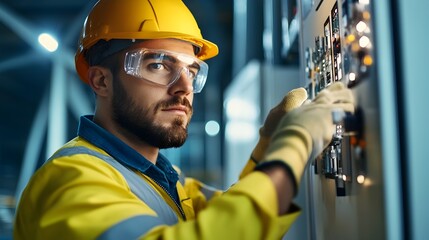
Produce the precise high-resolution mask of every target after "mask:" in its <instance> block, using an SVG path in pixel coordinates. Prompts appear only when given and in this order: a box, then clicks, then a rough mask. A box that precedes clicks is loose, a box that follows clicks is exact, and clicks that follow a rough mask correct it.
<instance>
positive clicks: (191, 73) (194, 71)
mask: <svg viewBox="0 0 429 240" xmlns="http://www.w3.org/2000/svg"><path fill="white" fill-rule="evenodd" d="M188 72H189V73H188V75H189V78H192V79H194V78H195V77H196V76H197V73H198V69H195V68H190V69H189V71H188Z"/></svg>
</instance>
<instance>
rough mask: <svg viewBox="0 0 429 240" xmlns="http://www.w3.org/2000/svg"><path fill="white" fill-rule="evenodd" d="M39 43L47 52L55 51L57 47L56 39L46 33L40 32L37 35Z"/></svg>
mask: <svg viewBox="0 0 429 240" xmlns="http://www.w3.org/2000/svg"><path fill="white" fill-rule="evenodd" d="M38 40H39V43H40V45H42V46H43V47H44V48H45V49H46V50H48V51H49V52H55V51H56V50H57V49H58V41H57V40H56V39H55V38H54V37H53V36H51V35H50V34H47V33H42V34H40V35H39V38H38Z"/></svg>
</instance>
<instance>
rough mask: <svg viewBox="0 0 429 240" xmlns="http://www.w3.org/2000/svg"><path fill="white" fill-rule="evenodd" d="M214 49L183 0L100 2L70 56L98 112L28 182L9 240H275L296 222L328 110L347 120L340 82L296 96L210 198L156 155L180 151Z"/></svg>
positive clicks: (347, 99)
mask: <svg viewBox="0 0 429 240" xmlns="http://www.w3.org/2000/svg"><path fill="white" fill-rule="evenodd" d="M217 52H218V50H217V46H216V45H215V44H213V43H211V42H209V41H207V40H205V39H203V38H202V36H201V34H200V31H199V29H198V26H197V23H196V22H195V20H194V18H193V16H192V14H191V13H190V12H189V10H188V9H187V8H186V6H185V5H184V4H183V3H182V1H181V0H168V1H167V0H157V1H156V0H151V1H149V0H100V1H99V2H98V3H97V4H96V5H95V6H94V8H93V9H92V11H91V13H90V14H89V16H88V18H87V20H86V21H85V25H84V29H83V32H82V37H81V41H80V46H79V49H78V51H77V54H76V67H77V71H78V73H79V75H80V77H81V79H82V80H83V81H84V82H86V83H87V84H88V85H89V86H90V87H91V88H92V90H93V91H94V93H95V95H96V109H95V113H94V115H93V116H92V115H91V116H83V117H82V118H81V120H80V125H79V129H78V136H77V137H76V138H75V139H73V140H71V141H70V142H69V143H67V144H65V145H64V146H63V147H62V148H61V149H59V150H58V151H57V152H56V153H55V154H54V155H53V156H52V157H51V158H50V159H49V160H48V161H47V162H46V163H45V164H44V165H43V166H42V167H41V168H40V169H39V170H38V171H37V172H36V173H35V174H34V176H33V177H32V179H31V180H30V182H29V184H28V185H27V187H26V189H25V190H24V192H23V194H22V197H21V201H20V204H19V207H18V209H17V215H16V221H15V229H14V237H15V239H137V238H141V239H280V238H281V237H282V236H283V235H284V233H285V232H286V231H287V229H288V228H289V226H290V225H291V223H292V222H293V221H294V220H295V218H296V217H297V216H298V214H299V210H298V208H297V207H295V206H294V205H291V201H292V198H293V196H294V195H295V191H296V189H297V186H298V184H299V181H300V178H301V175H302V172H303V171H304V168H305V166H306V164H307V161H308V159H310V158H311V156H312V155H313V156H314V155H317V154H319V153H320V152H321V151H322V150H323V147H324V146H326V145H327V144H328V143H329V141H330V140H331V138H332V130H333V125H332V119H331V111H332V110H333V109H335V108H339V109H342V110H345V111H353V98H352V96H351V94H350V91H349V90H347V89H346V88H344V86H343V85H341V84H335V85H333V86H332V87H331V88H329V89H327V90H325V91H324V92H322V93H321V94H319V95H318V97H317V98H316V99H315V100H314V101H313V102H311V103H308V104H304V105H303V106H301V107H299V106H300V105H301V104H302V103H303V102H304V101H305V100H306V98H307V95H306V92H305V90H303V89H297V90H294V91H291V92H290V93H289V95H288V96H286V97H285V99H284V100H283V101H282V102H281V103H280V104H279V106H277V107H276V108H274V109H273V110H272V111H271V113H270V114H269V116H268V118H267V119H266V121H265V123H264V126H263V127H262V128H261V131H260V133H261V139H260V142H259V143H258V145H257V146H256V148H255V150H254V152H253V153H252V157H251V160H249V163H248V164H247V166H246V168H245V170H244V171H243V173H242V174H241V176H240V180H239V181H238V182H237V183H236V184H235V185H234V186H232V187H231V188H230V189H228V190H227V191H226V192H224V193H221V192H219V191H214V192H213V191H209V190H210V189H209V188H207V187H205V186H204V185H203V184H201V183H199V182H198V181H196V180H194V179H190V178H186V179H182V178H181V176H180V175H179V174H178V170H176V169H175V168H173V166H172V165H171V164H170V163H169V161H168V160H167V159H166V158H165V157H164V156H162V155H161V154H160V153H159V149H161V148H169V147H179V146H181V145H182V144H183V143H184V142H185V140H186V137H187V126H188V124H189V121H190V119H191V115H192V101H193V94H194V93H198V92H200V91H201V90H202V88H203V86H204V83H205V80H206V77H207V71H208V66H207V64H206V63H204V62H203V60H204V59H208V58H211V57H214V56H215V55H216V54H217ZM297 107H299V108H297ZM294 108H296V109H295V110H293V111H290V110H292V109H294ZM289 111H290V112H289ZM286 112H289V113H287V114H286ZM285 114H286V117H283V115H285ZM276 127H277V128H276ZM275 129H276V130H275Z"/></svg>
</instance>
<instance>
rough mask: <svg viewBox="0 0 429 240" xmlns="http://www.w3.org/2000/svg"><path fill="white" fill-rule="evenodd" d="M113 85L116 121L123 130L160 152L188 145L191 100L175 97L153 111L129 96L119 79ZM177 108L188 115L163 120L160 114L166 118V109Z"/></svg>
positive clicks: (155, 107)
mask: <svg viewBox="0 0 429 240" xmlns="http://www.w3.org/2000/svg"><path fill="white" fill-rule="evenodd" d="M113 82H114V83H113V85H114V94H113V100H112V109H113V113H112V114H113V120H114V121H115V122H116V123H117V124H118V125H119V126H120V127H121V128H122V129H123V130H125V131H126V132H127V133H128V134H131V135H133V136H135V137H137V138H138V139H139V140H141V141H144V142H145V143H147V144H149V145H152V146H154V147H158V148H160V149H163V148H171V147H180V146H182V145H183V144H184V143H185V140H186V138H187V137H188V132H187V128H188V125H189V122H190V120H191V116H192V106H191V104H190V102H189V101H188V99H186V98H180V97H178V96H175V97H172V98H170V99H168V100H164V101H159V102H155V103H153V104H152V105H150V107H143V106H142V105H139V103H138V102H136V101H135V100H134V99H133V98H132V97H131V96H130V95H128V94H127V92H126V90H125V89H124V87H123V86H122V84H121V83H120V81H119V79H115V80H114V81H113ZM175 107H180V108H181V109H186V111H185V112H186V115H185V116H184V115H171V117H169V118H167V119H165V118H162V117H160V114H166V113H165V112H163V110H164V109H171V108H175Z"/></svg>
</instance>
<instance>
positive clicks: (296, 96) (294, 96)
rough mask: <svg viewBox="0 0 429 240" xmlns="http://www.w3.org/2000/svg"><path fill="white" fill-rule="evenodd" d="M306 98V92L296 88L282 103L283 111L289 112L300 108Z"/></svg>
mask: <svg viewBox="0 0 429 240" xmlns="http://www.w3.org/2000/svg"><path fill="white" fill-rule="evenodd" d="M307 98H308V94H307V91H306V90H305V89H304V88H296V89H293V90H292V91H290V92H289V93H288V94H287V95H286V96H285V97H284V98H283V101H282V106H283V110H284V111H285V112H289V111H290V110H292V109H294V108H297V107H299V106H301V105H302V104H303V103H304V102H305V101H306V100H307Z"/></svg>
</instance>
